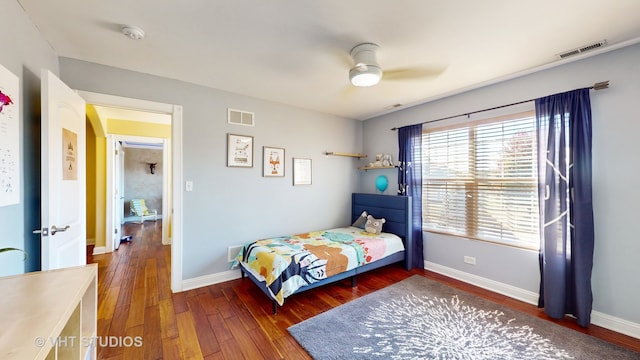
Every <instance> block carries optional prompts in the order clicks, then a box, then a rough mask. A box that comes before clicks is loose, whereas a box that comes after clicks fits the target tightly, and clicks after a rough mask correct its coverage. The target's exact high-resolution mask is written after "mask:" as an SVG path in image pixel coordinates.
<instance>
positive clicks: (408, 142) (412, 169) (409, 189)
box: [398, 124, 424, 269]
mask: <svg viewBox="0 0 640 360" xmlns="http://www.w3.org/2000/svg"><path fill="white" fill-rule="evenodd" d="M398 147H399V149H400V153H399V155H398V195H400V196H411V207H412V209H411V210H412V219H411V220H412V228H411V230H412V234H411V235H412V246H413V249H412V255H411V264H410V265H409V267H410V268H419V269H424V255H423V245H422V163H421V161H422V124H418V125H411V126H405V127H402V128H399V129H398Z"/></svg>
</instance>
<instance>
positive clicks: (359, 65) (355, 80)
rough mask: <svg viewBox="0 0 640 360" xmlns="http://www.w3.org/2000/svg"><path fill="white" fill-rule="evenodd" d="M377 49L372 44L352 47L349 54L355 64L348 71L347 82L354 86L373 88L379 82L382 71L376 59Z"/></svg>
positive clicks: (377, 47)
mask: <svg viewBox="0 0 640 360" xmlns="http://www.w3.org/2000/svg"><path fill="white" fill-rule="evenodd" d="M379 48H380V47H379V46H378V45H376V44H373V43H363V44H358V45H356V46H354V47H353V49H351V51H350V52H349V54H350V55H351V58H352V59H353V63H354V64H355V66H354V67H352V68H351V69H350V70H349V80H351V83H352V84H353V85H354V86H373V85H375V84H377V83H378V82H380V79H381V78H382V69H381V68H380V65H378V59H377V58H376V51H378V49H379Z"/></svg>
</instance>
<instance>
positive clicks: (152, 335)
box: [88, 221, 640, 360]
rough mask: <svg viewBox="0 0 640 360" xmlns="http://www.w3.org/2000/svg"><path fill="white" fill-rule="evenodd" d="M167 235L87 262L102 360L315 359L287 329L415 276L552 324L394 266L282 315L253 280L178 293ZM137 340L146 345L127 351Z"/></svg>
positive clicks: (311, 296)
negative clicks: (94, 271)
mask: <svg viewBox="0 0 640 360" xmlns="http://www.w3.org/2000/svg"><path fill="white" fill-rule="evenodd" d="M161 230H162V229H161V223H160V222H151V221H147V222H145V223H144V225H141V224H125V226H124V227H123V232H122V233H123V234H125V235H127V234H130V235H133V240H132V241H131V242H130V243H122V244H121V245H120V249H119V250H117V251H116V252H114V253H112V254H105V255H96V256H91V255H89V256H88V257H89V259H88V262H94V263H98V265H99V268H98V336H99V337H100V338H102V339H107V340H108V339H114V338H115V339H116V340H115V341H119V343H117V344H120V345H123V346H105V347H99V348H98V359H251V360H254V359H309V358H310V357H309V355H307V353H306V352H305V351H304V349H302V348H301V347H300V345H298V343H297V342H296V341H295V340H294V339H293V338H292V337H291V336H290V335H289V333H288V332H287V328H288V327H289V326H291V325H293V324H296V323H298V322H300V321H302V320H305V319H308V318H310V317H312V316H314V315H316V314H319V313H322V312H324V311H327V310H329V309H331V308H334V307H336V306H339V305H341V304H344V303H346V302H349V301H351V300H353V299H356V298H358V297H360V296H363V295H366V294H369V293H371V292H373V291H376V290H378V289H381V288H384V287H386V286H388V285H391V284H394V283H396V282H398V281H401V280H403V279H405V278H407V277H409V276H411V275H413V274H420V275H422V276H425V277H427V278H430V279H433V280H436V281H439V282H442V283H445V284H447V285H450V286H452V287H455V288H458V289H461V290H464V291H467V292H470V293H472V294H475V295H477V296H480V297H483V298H486V299H489V300H492V301H494V302H496V303H499V304H502V305H505V306H508V307H510V308H513V309H516V310H520V311H523V312H525V313H528V314H531V315H533V316H537V317H540V318H543V319H547V320H550V319H549V318H548V317H547V316H546V315H545V314H544V313H543V312H542V311H541V310H539V309H538V308H536V307H535V306H533V305H530V304H526V303H523V302H520V301H517V300H514V299H511V298H509V297H506V296H503V295H500V294H496V293H493V292H491V291H488V290H484V289H481V288H478V287H475V286H471V285H469V284H466V283H463V282H460V281H457V280H454V279H451V278H447V277H445V276H442V275H439V274H436V273H433V272H429V271H426V270H414V271H411V272H408V271H405V270H404V269H403V268H402V267H400V266H393V265H392V266H389V267H385V268H383V269H379V270H376V271H373V272H370V273H367V274H364V275H361V276H359V277H358V286H357V287H355V288H351V287H350V282H349V281H348V280H345V281H342V282H339V283H336V284H332V285H329V286H325V287H321V288H318V289H314V290H311V291H307V292H304V293H301V294H297V295H294V296H292V297H290V298H289V299H287V301H286V303H285V306H284V307H282V308H279V309H278V314H277V315H272V314H271V303H270V302H269V301H267V299H266V297H265V295H264V294H263V293H262V292H260V290H258V289H257V288H256V287H255V286H254V285H253V283H252V282H251V281H249V280H241V279H238V280H233V281H229V282H225V283H221V284H216V285H211V286H207V287H204V288H200V289H195V290H189V291H185V292H181V293H177V294H172V293H171V290H170V275H169V274H170V269H171V265H170V264H171V261H170V247H169V246H163V245H162V244H161V236H162V235H161V233H162V231H161ZM550 321H552V320H550ZM553 322H555V323H557V324H559V325H561V326H565V327H568V328H571V329H575V330H577V331H580V332H583V333H587V334H590V335H593V336H595V337H598V338H601V339H604V340H606V341H609V342H612V343H615V344H618V345H620V346H623V347H626V348H629V349H632V350H635V351H639V352H640V339H635V338H632V337H629V336H625V335H622V334H619V333H616V332H613V331H610V330H607V329H604V328H601V327H598V326H594V325H592V326H590V327H589V328H588V329H583V328H581V327H579V326H578V325H576V324H575V322H574V321H573V320H571V319H570V318H566V319H564V320H561V321H556V320H553ZM126 337H128V339H127V338H126ZM135 337H139V339H141V340H142V341H141V342H142V346H126V345H127V344H129V345H131V340H130V339H134V338H135ZM105 343H107V341H105ZM112 343H113V340H112ZM134 345H135V344H134Z"/></svg>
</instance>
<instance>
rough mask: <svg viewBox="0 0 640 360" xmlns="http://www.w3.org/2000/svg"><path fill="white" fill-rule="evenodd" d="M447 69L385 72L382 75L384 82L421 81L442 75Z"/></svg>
mask: <svg viewBox="0 0 640 360" xmlns="http://www.w3.org/2000/svg"><path fill="white" fill-rule="evenodd" d="M446 68H447V67H446V66H440V67H412V68H399V69H392V70H385V71H384V72H383V74H382V80H419V79H426V78H432V77H436V76H438V75H440V74H442V73H443V72H444V71H445V70H446Z"/></svg>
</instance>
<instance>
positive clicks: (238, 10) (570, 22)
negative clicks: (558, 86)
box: [18, 0, 640, 119]
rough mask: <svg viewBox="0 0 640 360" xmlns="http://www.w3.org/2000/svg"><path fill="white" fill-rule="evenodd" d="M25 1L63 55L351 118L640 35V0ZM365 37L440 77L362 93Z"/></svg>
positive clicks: (383, 57)
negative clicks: (358, 77)
mask: <svg viewBox="0 0 640 360" xmlns="http://www.w3.org/2000/svg"><path fill="white" fill-rule="evenodd" d="M18 1H19V3H20V4H21V5H22V7H23V8H24V9H25V11H26V13H27V15H28V16H29V18H30V19H31V20H32V21H33V23H34V24H35V25H36V26H37V27H38V29H39V30H40V31H41V33H42V35H43V36H44V37H45V38H46V39H47V41H48V42H49V43H50V44H51V46H52V47H53V49H54V50H55V52H56V53H57V54H58V55H59V56H62V57H69V58H74V59H80V60H85V61H89V62H95V63H99V64H104V65H109V66H113V67H118V68H122V69H128V70H134V71H138V72H142V73H148V74H153V75H158V76H163V77H167V78H172V79H178V80H182V81H186V82H191V83H195V84H200V85H204V86H208V87H212V88H217V89H222V90H226V91H230V92H233V93H239V94H244V95H248V96H252V97H256V98H260V99H266V100H271V101H275V102H279V103H284V104H289V105H293V106H296V107H301V108H306V109H312V110H317V111H320V112H325V113H330V114H335V115H339V116H343V117H347V118H354V119H367V118H371V117H373V116H376V115H380V114H383V113H388V112H390V111H392V110H391V107H392V106H393V105H394V104H403V106H402V107H399V108H398V109H402V108H405V107H407V106H411V105H415V104H418V103H423V102H425V101H429V100H433V99H435V98H439V97H442V96H445V95H447V94H452V93H456V92H459V91H462V90H465V89H471V88H474V87H478V86H481V85H483V84H488V83H491V82H494V81H497V80H498V79H504V78H508V77H510V76H514V75H515V74H519V73H522V72H527V71H531V70H532V69H536V68H539V67H541V66H550V64H553V63H556V62H559V57H558V56H557V54H559V53H562V52H565V51H567V50H570V49H574V48H578V47H580V46H583V45H586V44H589V43H593V42H597V41H600V40H603V39H606V40H607V42H608V44H609V45H608V47H607V48H605V49H604V50H605V51H606V50H607V49H613V48H616V47H619V46H621V45H627V44H631V43H636V42H638V41H639V39H640V1H638V0H529V1H514V0H483V1H478V0H449V1H444V0H396V1H370V0H316V1H304V0H270V1H264V0H218V1H213V0H189V1H175V0H153V1H152V0H137V1H131V0H110V1H97V0H56V1H42V0H18ZM123 25H135V26H139V27H141V28H143V29H144V31H145V33H146V36H145V38H144V39H143V40H139V41H134V40H130V39H129V38H127V37H125V36H124V35H122V33H121V32H120V30H121V27H122V26H123ZM361 42H374V43H377V44H378V45H380V47H381V49H380V51H379V53H378V61H379V63H380V65H381V66H382V68H383V70H384V69H387V70H389V69H397V68H406V67H421V68H423V69H427V70H433V72H435V73H438V75H434V76H429V77H425V78H421V79H419V80H416V79H412V80H394V81H385V80H384V78H383V81H382V82H381V83H380V84H378V85H377V86H375V87H371V88H354V87H352V86H351V85H350V84H349V80H348V70H349V67H350V66H351V65H352V64H351V63H350V58H349V56H348V52H349V50H350V49H351V48H352V47H353V46H354V45H356V44H358V43H361ZM585 56H587V55H585ZM246 110H248V111H250V110H251V109H246Z"/></svg>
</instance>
